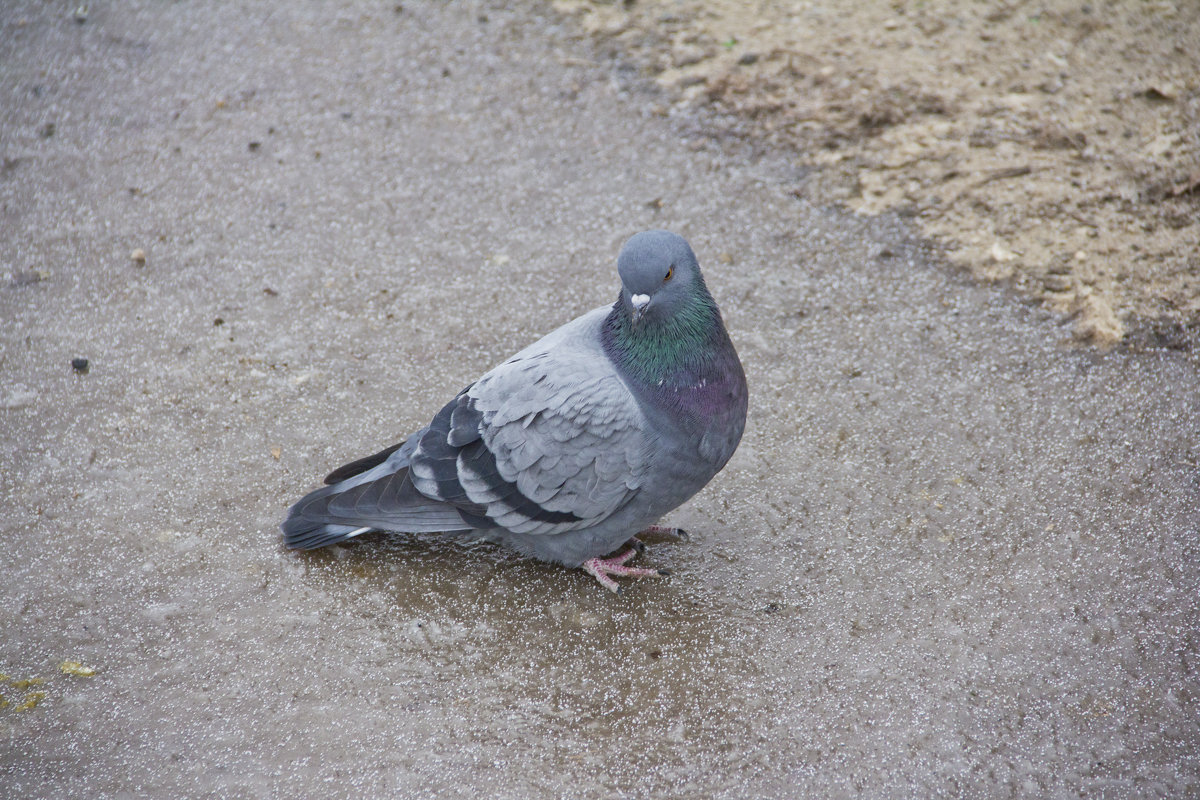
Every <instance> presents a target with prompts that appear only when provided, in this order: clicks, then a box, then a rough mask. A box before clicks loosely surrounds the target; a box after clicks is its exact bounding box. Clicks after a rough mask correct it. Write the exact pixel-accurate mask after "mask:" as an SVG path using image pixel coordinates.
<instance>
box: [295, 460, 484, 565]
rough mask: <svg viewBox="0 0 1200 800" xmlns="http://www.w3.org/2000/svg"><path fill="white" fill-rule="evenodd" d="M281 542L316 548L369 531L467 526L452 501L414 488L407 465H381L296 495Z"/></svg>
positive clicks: (424, 530)
mask: <svg viewBox="0 0 1200 800" xmlns="http://www.w3.org/2000/svg"><path fill="white" fill-rule="evenodd" d="M281 527H282V529H283V542H284V544H285V545H286V546H287V547H289V548H292V549H294V550H314V549H316V548H318V547H325V546H326V545H331V544H337V543H338V542H343V541H345V540H347V539H352V538H354V537H355V536H359V535H361V534H363V533H367V532H369V531H393V532H396V533H438V532H442V531H447V532H448V531H461V530H468V529H470V527H471V526H470V525H468V524H467V523H466V522H465V521H464V520H463V518H462V515H460V514H459V513H458V511H457V510H456V509H455V508H454V507H453V506H450V505H447V504H446V503H442V502H440V501H438V500H431V499H430V498H428V497H426V496H425V495H423V494H421V493H420V492H418V491H417V490H416V487H414V486H413V485H412V481H411V480H410V479H409V477H408V467H407V464H405V466H402V467H400V468H399V469H396V467H395V465H394V464H388V463H386V462H385V463H381V464H378V465H377V466H375V467H374V468H372V469H369V470H367V471H365V472H361V473H358V474H355V475H353V476H352V477H349V478H347V479H346V480H344V481H342V482H340V483H336V484H333V485H332V486H324V487H322V488H320V489H317V490H316V491H313V492H310V493H309V494H308V495H306V496H304V497H303V498H301V499H300V501H299V502H298V503H296V504H295V505H294V506H292V508H291V510H290V511H289V512H288V517H287V519H286V520H284V523H283V525H282V526H281Z"/></svg>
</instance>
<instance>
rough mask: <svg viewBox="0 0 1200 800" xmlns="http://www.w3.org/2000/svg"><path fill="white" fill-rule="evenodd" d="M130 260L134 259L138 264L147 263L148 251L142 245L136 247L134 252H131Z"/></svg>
mask: <svg viewBox="0 0 1200 800" xmlns="http://www.w3.org/2000/svg"><path fill="white" fill-rule="evenodd" d="M129 260H130V261H132V262H133V263H135V264H137V265H138V266H141V265H142V264H145V263H146V251H145V250H143V249H142V248H140V247H137V248H134V250H133V252H132V253H130V254H129Z"/></svg>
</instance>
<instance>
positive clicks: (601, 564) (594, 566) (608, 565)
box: [581, 548, 670, 594]
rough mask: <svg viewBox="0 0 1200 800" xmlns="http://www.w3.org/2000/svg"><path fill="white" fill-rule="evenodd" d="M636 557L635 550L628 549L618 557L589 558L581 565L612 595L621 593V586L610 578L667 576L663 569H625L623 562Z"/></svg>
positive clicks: (667, 573)
mask: <svg viewBox="0 0 1200 800" xmlns="http://www.w3.org/2000/svg"><path fill="white" fill-rule="evenodd" d="M635 555H637V550H636V549H634V548H630V549H628V550H626V551H625V552H624V553H621V554H620V555H617V556H613V557H612V558H589V559H588V560H587V561H585V562H583V564H582V565H581V566H582V567H583V571H584V572H586V573H587V574H589V575H591V576H592V577H593V578H595V579H596V580H597V581H599V582H600V585H601V586H603V587H604V588H605V589H608V590H609V591H610V592H613V593H614V594H615V593H617V592H619V591H621V585H620V584H619V583H617V582H616V581H614V580H613V579H612V578H611V577H610V576H611V575H616V576H618V577H621V578H624V577H630V578H649V577H657V576H661V575H669V574H670V573H669V572H667V570H665V569H654V568H652V567H627V566H625V562H626V561H628V560H629V559H631V558H633V557H634V556H635Z"/></svg>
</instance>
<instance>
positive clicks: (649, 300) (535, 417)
mask: <svg viewBox="0 0 1200 800" xmlns="http://www.w3.org/2000/svg"><path fill="white" fill-rule="evenodd" d="M617 273H618V274H619V275H620V278H621V294H620V297H618V298H617V302H616V303H614V304H613V305H612V306H611V307H603V308H597V309H596V310H594V311H592V312H590V313H588V314H584V315H583V316H582V317H579V318H578V319H576V320H574V321H573V322H569V323H567V324H566V325H563V326H562V327H561V328H559V329H558V330H556V331H554V332H553V333H551V334H550V335H548V336H546V337H545V338H543V339H541V340H540V341H538V342H536V343H535V344H533V345H530V346H529V347H527V348H525V349H524V350H522V351H521V352H519V353H517V354H516V355H515V356H513V357H512V358H510V359H509V360H507V361H505V362H504V363H503V364H501V365H500V366H498V367H496V368H495V369H493V370H492V371H490V372H488V373H487V374H486V375H484V376H483V377H482V378H480V379H479V380H477V381H475V383H473V384H471V385H470V386H468V387H467V388H466V389H463V390H462V391H461V392H459V393H458V396H457V397H455V398H454V399H453V400H451V401H450V403H449V404H447V405H446V406H445V407H444V408H443V409H442V410H441V411H439V412H438V414H437V416H435V417H434V418H433V422H431V423H429V425H428V427H425V428H422V429H421V430H419V431H417V432H416V433H414V434H413V435H411V436H409V437H408V439H407V440H405V441H404V442H402V443H400V444H397V445H394V446H392V447H389V448H388V449H386V450H384V451H382V452H380V453H377V454H375V455H373V456H369V457H367V458H363V459H360V460H358V461H355V462H353V463H350V464H347V465H345V466H344V467H341V468H340V469H337V470H335V471H334V472H333V473H331V474H330V475H329V476H328V477H327V478H325V483H326V484H328V485H327V486H325V487H323V488H321V489H318V490H316V491H314V492H312V493H311V494H309V495H307V496H306V497H304V498H303V499H302V500H301V501H300V502H298V503H296V505H294V506H292V509H291V511H290V513H289V514H288V518H287V520H286V521H285V522H284V523H283V538H284V542H285V543H286V544H287V546H288V547H292V548H297V549H301V550H310V549H313V548H316V547H323V546H325V545H328V544H334V543H336V542H341V541H344V540H346V539H350V538H352V537H354V536H358V535H360V534H363V533H367V532H370V531H391V532H396V533H423V532H445V533H447V534H453V535H456V536H457V537H460V538H462V537H465V538H467V539H469V540H478V539H483V540H487V541H492V542H497V543H499V544H502V545H506V546H508V547H511V548H513V549H515V550H517V551H519V552H521V553H523V554H525V555H528V556H534V557H536V558H540V559H542V560H544V561H551V562H555V563H558V564H563V565H566V566H568V567H582V568H583V569H584V570H586V571H587V572H588V573H590V574H591V575H593V576H595V578H596V580H598V581H599V582H600V584H601V585H603V586H604V587H605V588H607V589H610V590H612V591H614V592H615V591H617V589H618V585H617V582H616V581H615V580H613V576H634V577H641V576H647V575H662V574H665V572H664V571H662V570H656V569H646V568H637V567H629V566H626V562H627V561H629V560H630V559H631V558H632V557H633V555H634V554H635V552H637V550H638V549H640V542H639V541H638V540H637V539H636V537H635V536H634V535H633V534H635V533H637V532H646V531H653V532H663V531H666V530H670V529H663V528H659V527H658V526H655V525H653V523H654V522H655V521H656V520H657V519H658V518H659V517H661V516H662V515H663V514H666V513H667V512H668V511H670V510H671V509H673V508H675V507H676V506H678V505H680V504H681V503H683V502H684V501H685V500H687V499H688V498H689V497H691V496H692V495H694V494H695V493H696V492H698V491H700V489H701V488H703V487H704V485H705V484H706V483H708V482H709V480H711V479H712V477H713V476H714V475H716V474H717V472H719V471H720V470H721V468H722V467H724V466H725V463H726V462H727V461H728V460H729V458H730V456H732V455H733V451H734V450H735V449H736V448H737V445H738V442H739V441H740V440H741V438H742V430H743V428H744V427H745V425H746V399H747V396H746V377H745V374H744V373H743V372H742V364H741V362H740V361H739V360H738V357H737V353H736V352H735V351H734V349H733V343H732V342H730V340H729V334H728V333H726V331H725V326H724V324H722V322H721V312H720V311H718V310H717V304H716V303H715V302H714V301H713V298H712V295H711V294H709V292H708V288H707V287H706V286H705V285H704V278H703V277H701V275H700V266H699V264H698V263H697V262H696V256H695V254H694V253H693V252H692V248H691V247H689V246H688V243H687V242H686V241H685V240H684V239H683V238H682V237H681V236H678V235H676V234H674V233H668V232H667V231H645V232H643V233H639V234H637V235H635V236H634V237H632V238H631V239H630V240H629V241H628V242H626V243H625V246H624V247H623V248H622V249H621V253H620V255H619V257H618V258H617ZM622 545H630V547H628V548H622V547H621V546H622ZM618 550H621V551H622V552H619V553H617V554H616V555H613V556H611V557H608V558H606V557H605V556H606V555H609V554H612V553H614V552H616V551H618Z"/></svg>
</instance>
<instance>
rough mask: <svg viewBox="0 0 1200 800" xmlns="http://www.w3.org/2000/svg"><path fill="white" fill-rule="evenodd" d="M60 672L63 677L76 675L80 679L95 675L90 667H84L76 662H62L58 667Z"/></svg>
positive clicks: (94, 671)
mask: <svg viewBox="0 0 1200 800" xmlns="http://www.w3.org/2000/svg"><path fill="white" fill-rule="evenodd" d="M58 668H59V669H60V670H62V673H63V675H78V676H79V677H81V678H90V677H92V676H93V675H95V674H96V670H94V669H92V668H91V667H85V666H84V665H83V664H81V663H79V662H78V661H64V662H62V663H61V664H59V665H58Z"/></svg>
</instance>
